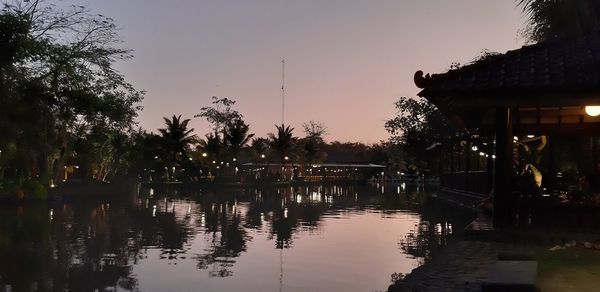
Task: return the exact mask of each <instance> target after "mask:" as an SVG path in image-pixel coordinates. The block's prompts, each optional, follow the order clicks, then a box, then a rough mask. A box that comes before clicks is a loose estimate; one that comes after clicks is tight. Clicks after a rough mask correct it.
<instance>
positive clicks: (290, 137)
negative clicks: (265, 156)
mask: <svg viewBox="0 0 600 292" xmlns="http://www.w3.org/2000/svg"><path fill="white" fill-rule="evenodd" d="M275 128H277V134H273V133H269V146H271V149H273V150H275V151H277V153H278V154H279V158H280V159H281V162H282V163H284V161H285V157H286V156H287V155H289V154H290V152H291V150H292V147H294V146H295V145H296V141H297V138H296V137H294V134H293V132H294V128H290V126H285V125H284V124H281V126H277V125H275Z"/></svg>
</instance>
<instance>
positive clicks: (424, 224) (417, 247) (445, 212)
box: [398, 202, 470, 261]
mask: <svg viewBox="0 0 600 292" xmlns="http://www.w3.org/2000/svg"><path fill="white" fill-rule="evenodd" d="M469 219H470V218H469V217H468V216H465V214H462V213H459V212H456V211H453V210H449V209H448V208H445V206H444V205H443V204H442V203H440V202H434V203H430V204H428V205H427V206H426V208H423V209H422V210H421V221H420V222H419V223H418V224H416V225H415V229H414V230H412V231H411V232H409V233H408V234H407V235H406V236H405V237H404V238H402V239H400V242H399V244H398V245H399V246H400V248H401V249H402V250H403V251H404V252H405V253H407V254H409V255H412V256H414V257H417V258H420V259H422V260H425V261H427V260H429V259H431V258H432V257H433V256H435V255H436V254H437V253H438V252H439V251H440V250H441V249H442V248H443V247H444V246H446V245H447V244H448V242H449V241H450V240H451V239H452V238H453V237H454V236H456V235H457V232H460V229H459V230H454V229H453V227H454V226H465V225H466V223H467V222H468V220H469Z"/></svg>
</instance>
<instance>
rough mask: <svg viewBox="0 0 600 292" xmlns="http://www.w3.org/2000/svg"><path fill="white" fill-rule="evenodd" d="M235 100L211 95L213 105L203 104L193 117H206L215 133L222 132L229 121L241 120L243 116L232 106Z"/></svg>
mask: <svg viewBox="0 0 600 292" xmlns="http://www.w3.org/2000/svg"><path fill="white" fill-rule="evenodd" d="M235 102H236V101H235V100H232V99H228V98H218V97H216V96H213V97H212V104H213V106H205V107H202V108H201V109H200V113H199V114H197V115H195V116H194V118H199V117H202V118H206V120H207V121H208V123H209V124H211V126H212V129H213V131H214V132H215V133H222V132H223V131H224V130H225V128H226V127H227V124H228V123H230V122H231V121H235V120H241V119H242V118H243V116H242V115H241V114H240V113H239V112H238V111H237V110H234V109H233V108H232V107H233V105H235Z"/></svg>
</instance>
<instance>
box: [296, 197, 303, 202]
mask: <svg viewBox="0 0 600 292" xmlns="http://www.w3.org/2000/svg"><path fill="white" fill-rule="evenodd" d="M296 203H298V204H300V203H302V196H300V195H296Z"/></svg>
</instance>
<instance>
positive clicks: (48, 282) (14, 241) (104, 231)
mask: <svg viewBox="0 0 600 292" xmlns="http://www.w3.org/2000/svg"><path fill="white" fill-rule="evenodd" d="M75 210H78V211H75ZM13 211H14V209H3V210H2V211H0V217H5V218H1V219H0V222H2V224H0V239H1V240H0V241H1V244H0V262H1V263H2V265H0V267H2V268H0V278H1V279H2V281H4V282H5V283H0V285H2V284H10V285H11V286H12V287H13V290H14V291H30V290H31V289H34V290H38V291H63V290H70V291H94V290H104V289H106V288H108V287H116V286H120V287H121V288H123V289H127V290H134V289H135V288H136V286H137V282H136V280H135V279H134V278H133V277H131V275H130V274H131V267H130V266H129V265H128V263H129V262H130V259H131V256H133V255H135V253H136V252H137V251H132V250H130V249H128V248H126V245H127V242H128V240H127V235H128V227H127V225H126V224H127V223H126V220H125V222H123V221H124V220H121V219H122V218H119V217H120V216H124V215H123V214H125V213H121V212H114V213H113V212H109V211H108V208H107V205H105V204H100V205H99V206H98V205H97V206H85V205H82V206H78V207H77V208H70V207H68V206H67V205H65V206H64V207H62V208H57V209H56V210H52V215H50V213H49V210H48V208H47V207H46V206H26V207H23V208H19V209H17V212H16V213H15V212H13ZM50 216H52V217H50ZM4 219H6V220H4ZM123 223H125V224H123ZM32 287H35V288H32Z"/></svg>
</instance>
